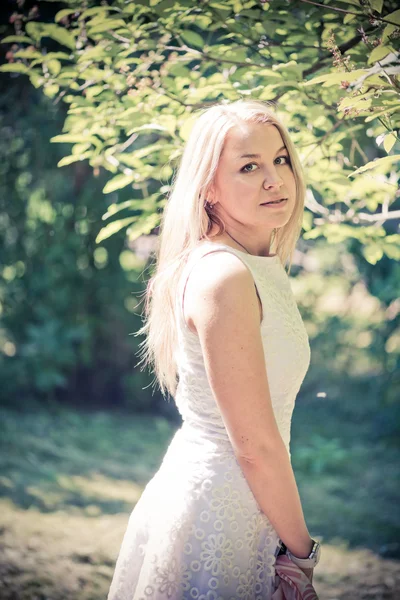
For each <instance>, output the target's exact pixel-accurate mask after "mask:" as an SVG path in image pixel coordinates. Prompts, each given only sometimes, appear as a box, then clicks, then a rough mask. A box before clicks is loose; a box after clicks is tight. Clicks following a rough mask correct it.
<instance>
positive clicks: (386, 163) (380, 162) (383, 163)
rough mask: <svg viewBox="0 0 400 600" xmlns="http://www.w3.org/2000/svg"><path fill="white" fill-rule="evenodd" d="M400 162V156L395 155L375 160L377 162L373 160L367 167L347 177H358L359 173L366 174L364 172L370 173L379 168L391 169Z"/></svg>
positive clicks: (364, 166)
mask: <svg viewBox="0 0 400 600" xmlns="http://www.w3.org/2000/svg"><path fill="white" fill-rule="evenodd" d="M398 161H400V154H393V155H392V156H384V157H383V158H375V160H371V161H370V162H368V163H367V164H366V165H363V166H362V167H360V168H359V169H357V170H356V171H353V172H352V173H350V175H347V177H352V175H358V174H359V173H364V171H369V170H371V169H376V168H377V167H390V166H391V165H392V164H394V163H395V162H398Z"/></svg>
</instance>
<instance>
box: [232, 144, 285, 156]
mask: <svg viewBox="0 0 400 600" xmlns="http://www.w3.org/2000/svg"><path fill="white" fill-rule="evenodd" d="M282 150H287V148H286V146H282V147H281V148H279V150H277V151H276V152H275V154H278V152H282ZM238 158H261V154H242V155H241V156H238Z"/></svg>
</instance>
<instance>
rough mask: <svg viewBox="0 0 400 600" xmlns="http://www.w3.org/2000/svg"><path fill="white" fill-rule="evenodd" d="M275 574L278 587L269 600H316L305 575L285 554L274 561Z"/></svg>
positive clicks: (313, 590) (315, 594)
mask: <svg viewBox="0 0 400 600" xmlns="http://www.w3.org/2000/svg"><path fill="white" fill-rule="evenodd" d="M275 572H276V582H277V586H278V587H277V588H276V590H275V592H274V593H273V594H272V599H271V600H318V596H317V593H316V591H315V589H314V586H313V585H312V583H311V581H310V580H309V579H308V577H307V575H306V574H305V573H304V572H303V571H302V570H301V569H300V568H299V567H298V566H297V565H295V564H294V562H292V561H291V560H290V558H289V557H288V556H286V555H285V554H281V555H280V556H278V558H277V559H276V563H275Z"/></svg>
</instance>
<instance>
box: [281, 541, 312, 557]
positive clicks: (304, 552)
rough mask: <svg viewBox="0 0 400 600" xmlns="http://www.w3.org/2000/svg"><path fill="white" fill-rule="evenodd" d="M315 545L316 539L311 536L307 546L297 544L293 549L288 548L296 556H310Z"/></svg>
mask: <svg viewBox="0 0 400 600" xmlns="http://www.w3.org/2000/svg"><path fill="white" fill-rule="evenodd" d="M313 546H314V540H313V539H312V538H309V541H308V543H307V545H306V546H296V548H294V549H293V550H291V549H290V548H287V549H288V550H289V551H290V553H291V554H293V556H295V557H296V558H308V557H309V556H310V553H311V551H312V549H313Z"/></svg>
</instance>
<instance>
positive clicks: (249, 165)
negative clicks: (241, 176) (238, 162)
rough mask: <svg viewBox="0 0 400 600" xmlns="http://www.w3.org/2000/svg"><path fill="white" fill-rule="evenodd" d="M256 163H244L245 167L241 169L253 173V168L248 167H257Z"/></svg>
mask: <svg viewBox="0 0 400 600" xmlns="http://www.w3.org/2000/svg"><path fill="white" fill-rule="evenodd" d="M256 166H257V165H256V163H249V164H248V165H244V167H243V168H242V169H241V170H242V171H243V172H244V173H252V171H253V169H251V170H250V169H248V167H256Z"/></svg>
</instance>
